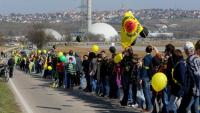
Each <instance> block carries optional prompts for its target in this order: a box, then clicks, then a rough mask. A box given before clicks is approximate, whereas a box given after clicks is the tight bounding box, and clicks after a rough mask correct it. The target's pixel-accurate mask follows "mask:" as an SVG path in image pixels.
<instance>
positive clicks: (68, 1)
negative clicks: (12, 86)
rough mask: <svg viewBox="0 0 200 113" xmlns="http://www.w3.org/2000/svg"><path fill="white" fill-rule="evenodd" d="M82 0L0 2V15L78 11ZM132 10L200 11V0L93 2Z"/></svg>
mask: <svg viewBox="0 0 200 113" xmlns="http://www.w3.org/2000/svg"><path fill="white" fill-rule="evenodd" d="M80 3H81V0H0V14H9V13H11V12H15V13H36V12H58V11H65V10H67V9H75V10H78V7H79V6H80ZM122 4H123V6H124V7H126V8H132V9H145V8H165V9H166V8H175V9H176V8H181V9H200V0H93V9H95V10H108V9H109V10H112V9H119V8H121V6H122Z"/></svg>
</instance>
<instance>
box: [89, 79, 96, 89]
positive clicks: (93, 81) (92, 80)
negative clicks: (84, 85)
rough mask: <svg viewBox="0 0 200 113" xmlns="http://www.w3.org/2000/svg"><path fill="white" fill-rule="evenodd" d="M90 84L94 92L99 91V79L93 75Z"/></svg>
mask: <svg viewBox="0 0 200 113" xmlns="http://www.w3.org/2000/svg"><path fill="white" fill-rule="evenodd" d="M90 82H91V83H90V84H91V85H92V92H96V91H97V80H95V79H94V78H93V77H91V80H90Z"/></svg>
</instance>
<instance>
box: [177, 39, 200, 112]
mask: <svg viewBox="0 0 200 113" xmlns="http://www.w3.org/2000/svg"><path fill="white" fill-rule="evenodd" d="M184 51H185V54H186V55H187V59H186V64H187V70H186V81H185V89H184V96H183V98H182V102H181V105H180V107H179V109H178V113H189V112H190V111H191V113H199V110H198V108H199V95H200V93H199V91H200V85H199V84H200V58H199V56H198V55H197V54H195V47H194V45H193V43H192V42H186V43H185V45H184Z"/></svg>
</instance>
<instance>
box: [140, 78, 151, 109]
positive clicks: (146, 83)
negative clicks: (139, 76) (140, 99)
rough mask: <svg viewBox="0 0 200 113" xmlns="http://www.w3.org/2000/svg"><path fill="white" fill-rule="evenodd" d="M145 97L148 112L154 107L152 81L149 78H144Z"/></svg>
mask: <svg viewBox="0 0 200 113" xmlns="http://www.w3.org/2000/svg"><path fill="white" fill-rule="evenodd" d="M142 87H143V92H144V97H145V100H146V109H147V110H148V111H151V110H153V105H152V102H151V97H152V96H151V91H150V80H149V79H148V78H144V79H143V82H142Z"/></svg>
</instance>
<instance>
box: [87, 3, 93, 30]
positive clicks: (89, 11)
mask: <svg viewBox="0 0 200 113" xmlns="http://www.w3.org/2000/svg"><path fill="white" fill-rule="evenodd" d="M91 25H92V0H87V32H89V30H90V29H91Z"/></svg>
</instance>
